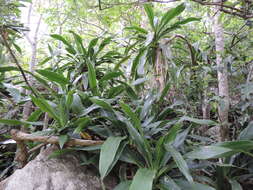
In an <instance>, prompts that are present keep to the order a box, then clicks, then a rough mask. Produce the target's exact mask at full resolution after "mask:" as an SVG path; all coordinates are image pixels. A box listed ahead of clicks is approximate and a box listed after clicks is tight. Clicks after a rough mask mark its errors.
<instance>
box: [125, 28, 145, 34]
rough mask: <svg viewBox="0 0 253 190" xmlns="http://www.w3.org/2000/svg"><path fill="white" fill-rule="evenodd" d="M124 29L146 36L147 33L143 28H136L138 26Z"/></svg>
mask: <svg viewBox="0 0 253 190" xmlns="http://www.w3.org/2000/svg"><path fill="white" fill-rule="evenodd" d="M124 29H125V30H134V31H136V32H140V33H143V34H147V33H148V31H147V30H145V29H144V28H141V27H138V26H130V27H125V28H124Z"/></svg>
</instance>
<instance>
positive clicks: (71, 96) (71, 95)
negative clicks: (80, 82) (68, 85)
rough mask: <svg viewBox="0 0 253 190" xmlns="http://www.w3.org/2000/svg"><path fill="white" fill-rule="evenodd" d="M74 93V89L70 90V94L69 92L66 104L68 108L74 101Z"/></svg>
mask: <svg viewBox="0 0 253 190" xmlns="http://www.w3.org/2000/svg"><path fill="white" fill-rule="evenodd" d="M73 94H74V91H69V92H68V94H67V97H66V106H67V107H68V108H70V107H71V105H72V103H73V99H74V97H73Z"/></svg>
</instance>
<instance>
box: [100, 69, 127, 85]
mask: <svg viewBox="0 0 253 190" xmlns="http://www.w3.org/2000/svg"><path fill="white" fill-rule="evenodd" d="M122 74H123V73H122V72H109V73H107V74H105V75H104V76H103V77H102V78H101V79H100V80H99V82H100V83H101V82H103V81H109V80H111V79H113V78H116V77H119V76H121V75H122Z"/></svg>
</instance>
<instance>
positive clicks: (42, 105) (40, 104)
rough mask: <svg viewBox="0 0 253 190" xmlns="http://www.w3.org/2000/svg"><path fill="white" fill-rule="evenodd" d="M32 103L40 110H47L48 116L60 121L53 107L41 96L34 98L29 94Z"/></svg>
mask: <svg viewBox="0 0 253 190" xmlns="http://www.w3.org/2000/svg"><path fill="white" fill-rule="evenodd" d="M31 98H32V101H33V103H34V104H35V105H36V106H38V107H39V108H40V109H41V110H42V111H44V112H47V113H48V114H49V116H50V117H52V118H54V119H55V120H56V121H58V122H59V124H60V123H61V122H60V118H59V116H58V114H57V113H56V111H55V109H54V108H53V107H52V106H51V105H50V104H49V103H48V102H47V101H46V100H45V99H42V98H35V97H34V96H31Z"/></svg>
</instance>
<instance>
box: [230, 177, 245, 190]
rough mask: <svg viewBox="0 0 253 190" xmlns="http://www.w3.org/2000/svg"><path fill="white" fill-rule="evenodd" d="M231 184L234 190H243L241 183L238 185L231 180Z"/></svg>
mask: <svg viewBox="0 0 253 190" xmlns="http://www.w3.org/2000/svg"><path fill="white" fill-rule="evenodd" d="M229 183H230V184H231V187H232V190H243V189H242V186H241V185H240V183H238V182H237V181H236V180H234V179H230V180H229Z"/></svg>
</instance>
